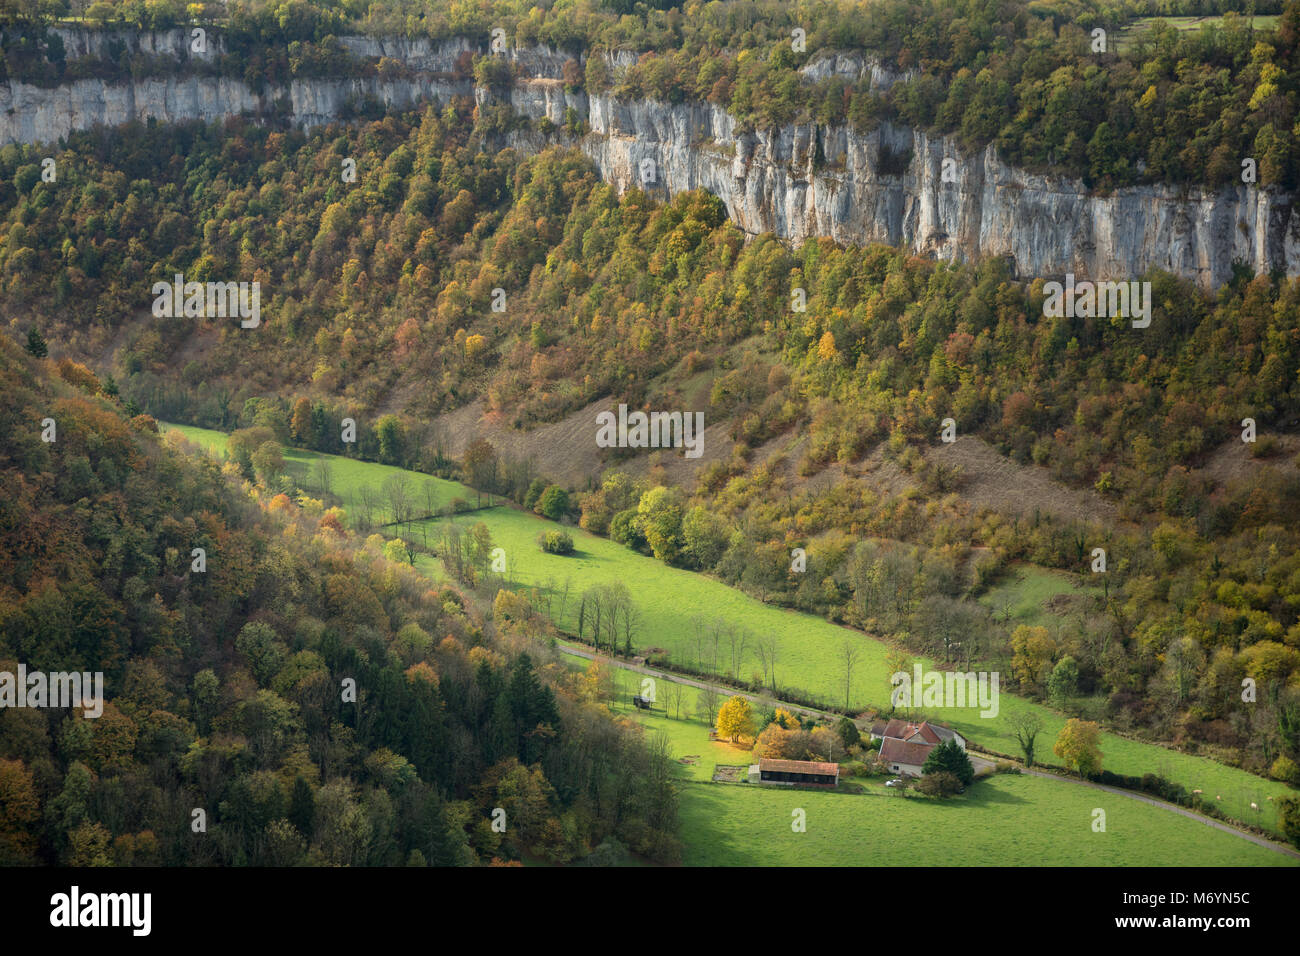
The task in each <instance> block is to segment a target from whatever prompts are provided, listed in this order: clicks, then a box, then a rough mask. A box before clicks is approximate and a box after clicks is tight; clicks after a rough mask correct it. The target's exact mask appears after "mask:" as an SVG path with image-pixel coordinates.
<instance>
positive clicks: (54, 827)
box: [0, 338, 678, 866]
mask: <svg viewBox="0 0 1300 956" xmlns="http://www.w3.org/2000/svg"><path fill="white" fill-rule="evenodd" d="M32 344H33V347H32V349H31V351H34V352H40V351H41V349H40V347H39V346H38V345H37V344H36V342H35V340H33V343H32ZM0 393H3V395H4V396H5V401H4V402H3V404H2V407H0V423H2V425H3V432H4V434H5V436H6V441H5V443H4V447H3V448H2V449H0V671H4V672H8V673H13V672H15V671H16V668H17V665H18V663H19V662H21V663H22V664H24V665H25V666H26V668H27V669H28V671H29V672H33V671H42V672H44V671H65V670H78V671H81V670H84V671H91V672H94V671H101V672H102V673H103V674H104V678H105V683H106V694H105V697H106V702H105V703H104V704H103V713H102V716H99V717H98V718H95V719H85V718H84V717H83V716H82V712H81V710H80V709H76V710H67V709H50V708H33V707H27V708H23V707H13V706H6V707H5V708H4V709H2V710H0V864H4V865H14V864H30V863H37V862H42V863H63V864H68V865H73V866H94V865H107V864H116V865H158V864H165V865H186V864H227V865H267V864H270V865H293V864H297V863H312V864H340V865H402V864H408V865H426V864H427V865H465V864H473V863H477V862H489V861H493V862H496V861H500V862H509V861H515V860H519V859H521V858H522V857H524V856H532V857H536V858H541V859H546V860H550V861H556V862H568V861H582V860H584V859H587V858H588V857H589V856H591V854H592V852H593V851H594V850H599V851H600V852H599V854H598V855H597V856H596V857H591V858H592V859H593V860H595V859H599V858H604V859H611V858H613V859H618V858H621V857H622V855H623V854H624V853H625V852H626V850H629V849H630V850H632V851H634V852H637V853H640V854H644V855H645V856H648V857H650V858H652V859H655V860H660V861H671V860H673V859H676V856H677V853H678V848H677V842H676V836H675V834H676V809H675V806H676V805H675V799H676V798H675V795H674V792H673V790H672V788H671V786H670V785H669V784H668V782H667V767H668V761H667V757H666V756H665V754H664V753H663V752H662V749H659V748H657V746H651V745H650V744H647V743H646V742H645V741H644V740H643V738H642V734H641V732H640V730H639V729H638V728H635V727H632V726H630V725H626V724H621V723H617V722H615V720H614V719H613V718H611V716H610V715H609V713H608V711H606V710H605V709H604V708H603V707H600V706H598V705H595V704H594V703H592V701H591V698H590V694H589V693H588V692H587V691H586V690H585V689H584V688H583V685H582V684H581V682H577V683H575V681H574V680H573V679H572V678H571V677H570V676H568V673H567V671H566V670H565V669H564V668H563V667H562V666H561V665H559V664H558V663H557V661H556V659H555V658H554V655H553V653H552V652H551V651H549V650H547V649H546V648H545V647H542V646H540V645H538V644H536V643H533V642H531V641H528V640H526V639H525V638H524V637H523V636H522V635H520V634H516V633H514V632H513V631H512V630H511V628H510V626H509V625H508V624H504V623H503V625H502V626H500V627H498V626H497V625H495V624H493V623H491V622H485V621H484V619H483V616H482V614H481V612H480V610H479V609H478V608H477V607H476V606H475V603H474V601H473V599H472V595H469V596H466V595H465V594H462V593H461V592H459V591H457V590H455V589H453V588H450V587H437V586H432V585H431V584H430V582H429V581H428V579H426V578H423V577H421V576H420V575H418V574H416V573H415V572H414V571H413V570H411V569H410V568H408V567H405V566H402V565H400V564H396V563H392V562H390V561H389V560H387V559H386V557H385V556H384V555H383V554H382V553H381V550H380V545H381V544H382V543H383V539H382V538H375V539H372V540H370V541H362V540H361V539H359V538H354V537H352V536H351V535H350V534H348V533H346V532H344V531H343V530H342V526H341V524H340V522H339V521H338V519H337V515H336V514H335V513H333V512H328V511H325V510H324V509H323V508H322V506H321V503H320V502H319V501H312V500H311V499H307V498H303V497H300V499H299V501H298V503H297V506H293V505H292V503H291V502H289V500H288V499H287V498H285V497H284V495H282V494H281V495H278V496H276V495H274V494H273V492H272V490H270V489H268V488H266V487H264V486H261V485H258V484H255V483H253V482H246V481H245V480H244V479H243V478H242V476H241V475H240V474H239V471H238V468H237V466H235V465H228V466H225V467H223V466H221V465H219V464H218V463H217V462H216V461H215V460H213V459H211V458H208V457H206V456H201V455H197V456H196V455H187V454H183V453H181V452H180V451H178V450H177V449H176V448H175V447H169V446H168V445H167V444H166V443H164V442H162V441H161V440H160V439H159V436H158V429H157V426H156V424H155V423H154V420H153V419H152V418H150V417H149V416H148V415H131V414H128V413H126V412H124V410H123V407H122V403H121V401H120V399H119V398H118V397H116V395H115V389H114V388H113V387H112V386H111V385H108V384H107V383H101V382H100V381H99V380H98V379H97V378H96V376H95V375H94V374H93V373H91V372H90V371H89V370H87V369H86V368H85V367H84V366H80V365H78V364H76V363H74V362H72V361H70V360H66V359H65V360H62V361H60V362H58V363H56V362H55V361H54V360H53V359H45V358H34V357H32V356H30V355H25V354H23V352H22V350H21V349H20V348H19V347H18V346H17V345H16V344H15V343H13V342H11V341H10V340H9V339H7V338H5V339H3V340H0ZM46 419H52V420H53V423H54V424H53V429H54V430H53V431H52V432H51V431H49V423H48V422H46V421H45V420H46ZM43 435H44V436H45V437H48V438H52V439H53V440H45V438H43ZM196 548H200V549H203V558H204V560H203V567H202V569H200V570H196V560H195V558H194V551H193V549H196ZM351 687H354V688H355V693H354V694H351V695H350V694H349V688H351ZM498 808H499V809H500V810H502V811H504V813H505V816H504V817H503V818H501V819H502V821H503V822H504V823H505V827H504V832H502V831H501V829H500V828H494V827H493V826H492V823H493V820H494V812H499V811H498Z"/></svg>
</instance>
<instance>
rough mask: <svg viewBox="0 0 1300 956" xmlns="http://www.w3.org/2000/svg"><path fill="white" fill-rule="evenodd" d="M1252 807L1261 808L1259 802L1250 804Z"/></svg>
mask: <svg viewBox="0 0 1300 956" xmlns="http://www.w3.org/2000/svg"><path fill="white" fill-rule="evenodd" d="M1250 808H1251V809H1252V810H1258V809H1259V804H1258V803H1252V804H1251V805H1250Z"/></svg>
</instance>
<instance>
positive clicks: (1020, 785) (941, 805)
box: [566, 655, 1297, 866]
mask: <svg viewBox="0 0 1300 956" xmlns="http://www.w3.org/2000/svg"><path fill="white" fill-rule="evenodd" d="M566 660H568V662H569V663H570V664H572V665H573V666H575V667H579V668H583V669H586V668H588V667H589V666H590V664H591V661H589V660H588V659H586V658H581V657H575V656H571V655H566ZM639 681H640V677H639V675H636V674H634V673H632V672H630V671H624V670H621V669H617V668H615V669H614V679H613V686H614V688H615V695H614V699H613V701H611V703H610V705H609V707H610V710H611V711H613V712H615V713H617V714H622V715H624V716H626V717H628V718H629V719H631V720H635V721H637V722H638V723H640V724H641V725H642V726H643V727H645V729H646V732H647V733H662V734H665V735H666V736H667V738H668V741H669V745H670V747H671V750H672V753H673V756H674V757H677V758H682V757H688V756H689V757H698V758H699V759H697V760H695V761H694V762H692V763H680V762H679V763H678V765H677V766H678V768H679V775H680V777H681V779H682V780H683V781H684V782H685V784H686V785H685V786H683V787H682V789H681V804H680V811H679V815H680V819H681V827H682V829H681V837H682V843H683V845H684V848H685V849H684V856H683V862H684V863H685V864H686V865H688V866H1015V865H1022V866H1023V865H1030V864H1032V865H1036V866H1294V865H1296V863H1297V861H1296V860H1295V859H1294V858H1293V857H1289V856H1287V855H1284V854H1281V853H1277V852H1275V851H1273V850H1268V849H1265V848H1263V847H1260V846H1258V845H1256V844H1254V843H1251V842H1249V841H1247V840H1243V839H1241V838H1240V837H1235V836H1232V835H1231V834H1228V833H1224V832H1222V831H1221V830H1217V829H1214V828H1212V827H1207V826H1205V825H1203V824H1201V823H1199V822H1197V821H1195V820H1191V819H1189V818H1187V817H1185V816H1182V815H1181V814H1177V813H1172V812H1170V811H1168V810H1164V809H1160V808H1158V807H1153V806H1150V805H1149V804H1145V803H1142V802H1140V801H1138V800H1134V799H1132V798H1131V797H1127V796H1119V795H1115V794H1110V793H1104V792H1101V791H1097V790H1093V789H1090V788H1088V787H1082V786H1078V785H1076V784H1073V783H1070V782H1067V781H1063V780H1044V779H1042V778H1041V777H1030V776H1024V775H1020V776H1017V775H1014V774H998V775H995V776H991V777H986V778H981V779H980V780H978V781H976V783H975V784H974V786H973V787H971V788H969V789H968V790H967V792H966V793H965V794H963V795H961V796H958V797H954V798H951V799H949V800H947V801H939V800H931V799H925V798H920V797H908V798H902V797H900V796H897V795H895V794H894V793H893V791H890V790H887V789H886V788H885V787H884V786H883V784H882V782H881V781H880V780H874V781H871V782H870V784H869V785H868V786H867V787H866V793H865V794H852V793H844V792H838V793H828V792H825V791H818V790H787V789H784V788H779V787H759V786H750V785H748V784H745V785H738V784H721V783H713V782H711V781H712V776H713V770H714V767H715V765H717V764H747V763H751V762H752V760H753V757H752V755H751V754H750V753H749V751H748V750H745V749H742V748H739V747H734V746H732V745H731V744H730V743H727V742H725V741H719V742H714V741H710V740H709V739H708V727H707V726H706V724H705V723H704V722H703V721H702V720H700V719H699V718H696V717H695V716H693V715H694V712H695V708H696V704H697V697H698V693H699V692H698V691H697V690H696V689H695V688H693V687H686V686H684V687H683V688H682V691H683V693H682V701H681V717H680V718H676V717H674V716H672V712H671V710H670V712H669V713H668V714H667V715H665V714H664V713H662V712H660V711H658V710H656V711H653V712H649V713H647V712H646V711H640V710H636V709H635V708H633V707H632V706H631V705H630V703H629V700H630V698H631V695H632V694H634V693H637V692H638V690H639V686H640V685H639ZM658 696H659V702H658V704H657V706H659V707H662V706H664V699H663V698H664V694H663V682H659V683H658ZM796 807H798V808H802V809H803V810H804V811H805V813H806V821H807V830H806V831H805V832H803V833H795V832H794V831H792V830H791V828H790V824H791V821H792V819H793V817H792V816H791V812H792V810H794V809H795V808H796ZM1097 808H1100V809H1103V810H1105V812H1106V832H1105V833H1095V832H1093V830H1092V819H1093V811H1094V809H1097Z"/></svg>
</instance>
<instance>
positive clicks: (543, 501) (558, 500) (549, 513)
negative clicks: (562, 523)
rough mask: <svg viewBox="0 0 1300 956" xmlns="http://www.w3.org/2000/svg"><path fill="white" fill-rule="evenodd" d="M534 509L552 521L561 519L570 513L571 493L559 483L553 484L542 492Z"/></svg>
mask: <svg viewBox="0 0 1300 956" xmlns="http://www.w3.org/2000/svg"><path fill="white" fill-rule="evenodd" d="M533 510H534V511H536V512H537V513H538V514H539V515H542V516H543V517H546V518H550V519H551V520H552V521H559V520H560V519H561V518H563V517H564V516H565V515H566V514H568V511H569V493H568V492H567V491H565V490H564V489H563V488H561V487H560V486H559V485H551V486H550V487H549V488H547V489H546V490H545V491H543V492H542V496H541V497H540V498H538V499H537V505H536V506H535V507H534V509H533Z"/></svg>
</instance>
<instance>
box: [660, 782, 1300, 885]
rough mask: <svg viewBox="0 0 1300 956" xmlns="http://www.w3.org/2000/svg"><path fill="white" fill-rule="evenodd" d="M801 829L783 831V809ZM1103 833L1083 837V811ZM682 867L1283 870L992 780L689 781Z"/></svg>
mask: <svg viewBox="0 0 1300 956" xmlns="http://www.w3.org/2000/svg"><path fill="white" fill-rule="evenodd" d="M796 808H799V809H802V810H803V811H804V813H805V826H806V830H805V832H803V833H796V832H794V831H793V830H792V829H791V823H792V820H793V819H794V818H793V815H792V814H793V811H794V810H795V809H796ZM1095 809H1101V810H1104V811H1105V814H1106V817H1105V822H1106V831H1105V832H1104V833H1096V832H1093V829H1092V822H1093V818H1094V817H1093V811H1094V810H1095ZM681 820H682V842H683V843H684V844H685V847H686V851H685V857H684V862H685V863H686V864H687V865H691V866H1008V865H1033V866H1135V865H1143V866H1288V865H1292V864H1294V862H1295V861H1294V860H1293V859H1292V858H1289V857H1285V856H1283V855H1282V854H1280V853H1275V852H1273V851H1272V850H1266V849H1264V848H1263V847H1259V846H1256V845H1254V844H1252V843H1249V842H1247V841H1245V840H1243V839H1241V838H1240V837H1235V836H1232V835H1231V834H1228V833H1223V832H1222V831H1219V830H1214V829H1212V828H1210V827H1207V826H1205V825H1204V824H1201V823H1198V822H1196V821H1195V820H1189V819H1187V818H1186V817H1182V816H1179V815H1177V814H1174V813H1170V812H1169V811H1167V810H1162V809H1159V808H1157V807H1152V806H1148V805H1146V804H1143V803H1139V802H1138V801H1136V800H1131V799H1129V798H1127V797H1120V796H1114V795H1112V794H1107V793H1101V792H1098V791H1092V790H1088V789H1087V788H1085V787H1076V786H1073V785H1071V784H1068V783H1063V782H1058V781H1054V780H1044V779H1042V778H1040V777H1027V776H1014V775H999V776H995V777H990V778H987V779H984V780H980V781H977V782H976V783H975V784H974V785H973V786H971V787H970V788H968V789H967V791H966V793H965V794H963V795H961V796H957V797H953V798H952V799H950V800H947V801H938V800H930V799H924V798H919V797H902V796H895V795H892V792H891V795H889V796H886V795H884V793H882V792H880V791H876V790H872V791H870V792H868V793H867V794H865V795H853V794H844V793H828V792H824V791H812V790H797V791H796V790H781V789H776V788H772V789H768V788H762V787H756V786H750V785H739V784H714V783H692V784H689V785H687V786H686V787H684V788H683V792H682V801H681Z"/></svg>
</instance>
